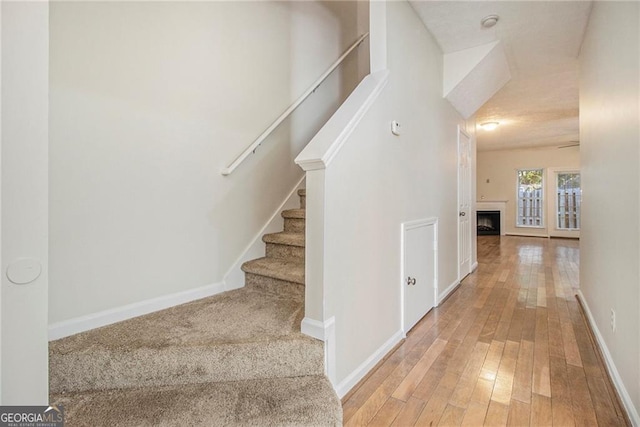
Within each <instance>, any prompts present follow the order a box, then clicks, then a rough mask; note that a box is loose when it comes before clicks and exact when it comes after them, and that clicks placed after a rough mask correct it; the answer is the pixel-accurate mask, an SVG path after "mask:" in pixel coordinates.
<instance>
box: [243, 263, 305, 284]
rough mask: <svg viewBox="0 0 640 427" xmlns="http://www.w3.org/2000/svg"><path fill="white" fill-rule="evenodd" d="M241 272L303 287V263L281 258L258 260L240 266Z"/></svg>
mask: <svg viewBox="0 0 640 427" xmlns="http://www.w3.org/2000/svg"><path fill="white" fill-rule="evenodd" d="M242 271H244V272H245V273H252V274H256V275H258V276H266V277H272V278H274V279H279V280H284V281H286V282H293V283H299V284H301V285H304V262H302V261H289V260H285V259H281V258H266V257H265V258H258V259H254V260H252V261H247V262H245V263H244V264H242Z"/></svg>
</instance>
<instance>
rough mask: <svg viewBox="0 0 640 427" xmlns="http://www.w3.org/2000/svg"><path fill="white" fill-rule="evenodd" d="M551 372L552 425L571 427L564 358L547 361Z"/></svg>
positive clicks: (572, 422) (569, 394) (573, 423)
mask: <svg viewBox="0 0 640 427" xmlns="http://www.w3.org/2000/svg"><path fill="white" fill-rule="evenodd" d="M549 368H550V372H551V414H552V418H553V424H554V425H560V426H573V425H575V422H574V420H573V409H572V403H571V391H570V390H569V380H568V379H567V364H566V362H565V360H564V358H559V357H551V358H550V359H549Z"/></svg>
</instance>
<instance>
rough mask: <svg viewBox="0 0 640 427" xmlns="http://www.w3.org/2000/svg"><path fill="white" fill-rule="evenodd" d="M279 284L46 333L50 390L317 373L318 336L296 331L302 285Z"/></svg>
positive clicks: (320, 368)
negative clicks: (59, 335) (57, 335)
mask: <svg viewBox="0 0 640 427" xmlns="http://www.w3.org/2000/svg"><path fill="white" fill-rule="evenodd" d="M296 287H298V288H299V287H300V286H299V285H297V286H296ZM287 291H288V289H286V288H282V289H281V290H280V291H279V292H280V293H279V294H276V293H269V292H264V291H261V290H259V289H255V288H251V287H245V288H241V289H238V290H235V291H229V292H224V293H222V294H218V295H214V296H213V297H209V298H204V299H201V300H198V301H194V302H191V303H188V304H183V305H180V306H177V307H173V308H170V309H167V310H162V311H158V312H155V313H151V314H148V315H145V316H140V317H137V318H134V319H129V320H126V321H124V322H120V323H116V324H113V325H110V326H106V327H103V328H98V329H94V330H91V331H87V332H84V333H81V334H77V335H73V336H71V337H67V338H63V339H60V340H57V341H53V342H51V343H50V344H49V362H50V370H49V371H50V390H51V392H52V393H63V392H76V391H84V390H96V389H97V390H101V389H113V388H128V387H153V386H163V385H178V384H188V383H192V384H195V383H203V382H222V381H239V380H251V379H258V378H276V377H290V376H304V375H321V374H322V372H323V358H324V351H323V347H322V342H320V341H317V340H314V339H312V338H310V337H307V336H306V335H303V334H301V333H300V322H301V320H302V317H303V316H304V308H303V302H304V293H302V292H298V293H293V292H292V293H289V294H287ZM292 291H295V289H292Z"/></svg>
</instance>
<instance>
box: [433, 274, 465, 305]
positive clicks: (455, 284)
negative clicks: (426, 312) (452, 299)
mask: <svg viewBox="0 0 640 427" xmlns="http://www.w3.org/2000/svg"><path fill="white" fill-rule="evenodd" d="M458 286H460V281H459V280H455V281H454V282H453V283H452V284H450V285H449V286H447V288H446V289H445V290H444V291H442V292H441V293H440V294H439V295H438V301H436V303H437V304H436V307H437V306H439V305H440V304H442V302H443V301H444V300H446V299H447V298H448V297H449V295H451V293H452V292H453V291H455V290H456V288H457V287H458Z"/></svg>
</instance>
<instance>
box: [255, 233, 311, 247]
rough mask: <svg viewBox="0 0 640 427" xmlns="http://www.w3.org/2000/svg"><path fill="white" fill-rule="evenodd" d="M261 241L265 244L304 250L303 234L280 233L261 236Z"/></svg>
mask: <svg viewBox="0 0 640 427" xmlns="http://www.w3.org/2000/svg"><path fill="white" fill-rule="evenodd" d="M262 241H263V242H265V243H275V244H279V245H289V246H299V247H303V248H304V233H289V232H286V231H281V232H279V233H271V234H265V235H264V236H262Z"/></svg>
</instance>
